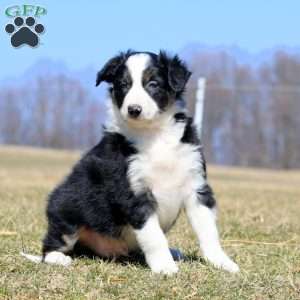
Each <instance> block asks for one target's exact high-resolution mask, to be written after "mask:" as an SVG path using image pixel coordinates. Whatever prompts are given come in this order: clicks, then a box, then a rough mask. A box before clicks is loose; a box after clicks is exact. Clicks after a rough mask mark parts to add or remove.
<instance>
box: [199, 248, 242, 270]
mask: <svg viewBox="0 0 300 300" xmlns="http://www.w3.org/2000/svg"><path fill="white" fill-rule="evenodd" d="M205 259H206V260H208V261H209V262H210V263H211V264H212V265H214V266H215V267H216V268H219V269H223V270H226V271H228V272H231V273H237V272H239V271H240V268H239V266H238V265H237V264H236V263H235V262H233V261H232V260H231V259H230V258H229V257H228V256H227V255H226V254H225V253H224V252H220V253H213V254H208V255H205Z"/></svg>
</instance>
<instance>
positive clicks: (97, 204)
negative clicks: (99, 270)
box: [24, 51, 239, 274]
mask: <svg viewBox="0 0 300 300" xmlns="http://www.w3.org/2000/svg"><path fill="white" fill-rule="evenodd" d="M190 75H191V73H190V72H189V71H188V69H187V67H186V66H185V64H184V63H183V62H182V61H181V60H180V59H179V58H178V56H174V57H171V56H169V55H167V54H166V53H164V52H160V53H159V54H158V55H156V54H153V53H149V52H133V51H128V52H126V53H120V55H118V56H116V57H114V58H112V59H111V60H109V61H108V62H107V63H106V65H105V66H104V67H103V69H102V70H101V71H100V72H99V73H98V75H97V80H96V85H97V86H98V85H99V84H100V83H101V82H107V83H108V84H109V85H110V87H109V95H110V98H111V109H110V118H109V123H108V124H107V125H106V128H105V130H104V133H103V137H102V139H101V141H100V142H99V144H98V145H96V146H95V147H94V148H92V149H91V150H90V151H89V152H87V153H86V154H85V155H84V156H83V157H82V158H81V160H80V161H79V162H78V163H77V164H76V165H75V166H74V168H73V170H72V172H71V173H70V175H69V176H67V178H66V179H65V180H64V181H63V182H62V183H61V184H60V185H59V186H58V187H56V188H55V190H54V191H53V192H52V193H51V194H50V196H49V200H48V207H47V218H48V232H47V234H46V236H45V238H44V241H43V250H42V254H43V255H42V257H41V258H38V257H35V256H31V255H27V254H24V255H25V256H26V257H27V258H29V259H31V260H34V261H45V262H48V263H55V264H62V265H69V264H70V263H71V257H70V256H67V255H66V254H68V253H69V252H70V251H72V249H73V247H74V245H75V243H80V244H83V245H85V246H87V247H89V248H90V249H91V250H92V251H94V252H95V253H96V254H98V255H99V256H103V257H112V256H121V255H127V254H128V253H130V252H131V251H133V250H136V249H141V250H142V252H143V253H144V255H145V259H146V262H147V264H148V265H149V267H150V268H151V270H152V271H153V272H154V273H164V274H173V273H176V272H177V271H178V267H177V265H176V263H175V262H174V260H173V258H172V255H171V253H170V251H169V247H168V241H167V239H166V236H165V233H166V232H167V231H168V230H169V229H170V228H171V227H172V226H173V225H174V223H175V221H176V219H177V218H178V216H179V213H180V211H181V210H182V209H183V208H184V209H185V211H186V214H187V217H188V219H189V221H190V223H191V226H192V228H193V230H194V231H195V233H196V235H197V237H198V240H199V244H200V247H201V249H202V252H203V255H204V257H205V258H206V259H207V260H208V261H209V262H211V263H212V264H213V265H214V266H215V267H218V268H222V269H225V270H227V271H230V272H237V271H238V270H239V268H238V266H237V265H236V264H235V263H234V262H233V261H232V260H231V259H230V258H229V257H228V256H227V255H226V254H225V252H224V251H223V249H222V248H221V245H220V241H219V235H218V231H217V227H216V216H215V212H216V201H215V198H214V195H213V192H212V189H211V188H210V186H209V185H208V183H207V176H206V167H205V160H204V156H203V152H202V147H201V144H200V140H199V138H198V136H197V132H196V130H195V127H194V125H193V120H192V119H191V118H189V117H188V116H187V115H186V113H185V111H184V110H183V109H182V108H181V107H183V105H182V102H183V98H182V97H183V92H184V89H185V86H186V83H187V81H188V79H189V77H190Z"/></svg>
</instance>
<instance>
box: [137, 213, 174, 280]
mask: <svg viewBox="0 0 300 300" xmlns="http://www.w3.org/2000/svg"><path fill="white" fill-rule="evenodd" d="M134 233H135V235H136V239H137V242H138V244H139V246H140V248H141V249H142V251H143V252H144V255H145V258H146V262H147V264H148V265H149V267H150V268H151V270H152V272H154V273H163V274H167V275H171V274H173V273H176V272H177V271H178V267H177V266H176V263H175V262H174V260H173V257H172V255H171V253H170V250H169V247H168V241H167V239H166V237H165V235H164V233H163V231H162V229H161V227H160V225H159V220H158V216H157V215H156V214H155V213H154V214H152V215H151V216H150V217H149V218H148V219H147V221H146V222H145V223H144V225H143V227H142V228H140V229H134Z"/></svg>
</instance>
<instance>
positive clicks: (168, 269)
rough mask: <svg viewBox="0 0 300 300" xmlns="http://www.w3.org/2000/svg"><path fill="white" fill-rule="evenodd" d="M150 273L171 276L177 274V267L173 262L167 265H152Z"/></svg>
mask: <svg viewBox="0 0 300 300" xmlns="http://www.w3.org/2000/svg"><path fill="white" fill-rule="evenodd" d="M150 267H151V271H152V272H153V273H161V274H165V275H172V274H175V273H177V272H178V267H177V265H176V263H175V262H174V261H173V262H172V263H171V262H170V263H168V264H157V265H156V264H152V266H150Z"/></svg>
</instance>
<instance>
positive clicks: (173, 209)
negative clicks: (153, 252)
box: [128, 120, 203, 231]
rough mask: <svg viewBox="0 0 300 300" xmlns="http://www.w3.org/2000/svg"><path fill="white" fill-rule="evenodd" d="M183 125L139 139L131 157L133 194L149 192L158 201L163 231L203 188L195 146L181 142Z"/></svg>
mask: <svg viewBox="0 0 300 300" xmlns="http://www.w3.org/2000/svg"><path fill="white" fill-rule="evenodd" d="M184 127H185V124H184V123H176V122H175V121H173V120H172V122H170V124H169V126H168V127H166V128H164V129H163V130H161V131H159V132H158V133H155V134H153V135H152V136H148V137H147V136H145V137H143V138H142V139H138V140H137V143H136V147H137V148H138V151H139V152H138V154H136V155H134V156H133V157H131V160H130V162H129V171H128V177H129V181H130V184H131V188H132V189H133V191H134V192H135V193H136V194H139V193H142V192H144V191H147V190H150V191H151V192H152V194H153V196H154V198H155V200H156V201H157V205H158V207H157V213H158V216H159V221H160V225H161V227H162V229H163V230H164V231H168V230H169V229H170V227H171V226H172V224H173V223H174V222H175V220H176V218H177V216H178V214H179V212H180V209H181V207H182V204H183V201H184V199H185V198H187V197H190V195H191V194H192V193H195V191H196V189H197V188H199V186H201V184H202V182H201V181H202V180H203V179H202V177H201V156H200V154H199V151H198V149H197V146H195V145H191V144H185V143H182V142H181V141H180V139H181V137H182V136H183V133H184Z"/></svg>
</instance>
